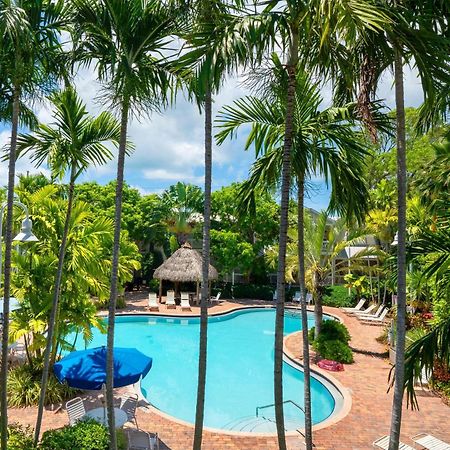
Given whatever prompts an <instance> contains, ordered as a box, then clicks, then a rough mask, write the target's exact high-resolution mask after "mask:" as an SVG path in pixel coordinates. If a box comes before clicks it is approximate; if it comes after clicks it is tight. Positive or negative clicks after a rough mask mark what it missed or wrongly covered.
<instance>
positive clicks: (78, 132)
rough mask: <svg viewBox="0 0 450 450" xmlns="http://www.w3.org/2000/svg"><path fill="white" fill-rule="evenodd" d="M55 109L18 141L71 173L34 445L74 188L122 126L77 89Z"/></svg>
mask: <svg viewBox="0 0 450 450" xmlns="http://www.w3.org/2000/svg"><path fill="white" fill-rule="evenodd" d="M51 103H52V106H53V107H54V117H55V123H54V125H53V126H51V125H45V124H41V125H39V127H38V129H37V130H36V131H35V133H34V134H28V135H21V136H19V139H18V156H22V155H24V154H28V153H31V160H32V162H34V163H35V164H36V166H37V167H39V166H41V165H42V164H43V163H44V162H47V164H48V166H49V167H50V168H51V170H52V172H53V176H55V177H59V178H62V177H63V176H64V175H65V174H66V172H69V173H70V175H69V189H68V197H67V212H66V217H65V221H64V230H63V234H62V237H61V245H60V248H59V257H58V266H57V271H56V276H55V284H54V291H53V303H52V308H51V314H50V321H49V326H48V331H47V345H46V348H45V353H44V367H43V371H42V381H41V386H42V389H41V396H40V399H39V408H38V414H37V419H36V427H35V442H36V443H37V441H38V439H39V434H40V430H41V422H42V415H43V412H44V401H45V391H46V385H47V380H48V374H49V369H50V363H51V358H50V356H51V353H52V347H53V348H55V347H56V337H57V336H56V335H55V333H54V329H55V322H56V318H57V316H58V303H59V297H60V294H61V281H62V274H63V268H64V258H65V254H66V246H67V236H68V232H69V226H70V221H71V215H72V206H73V199H74V188H75V183H76V180H77V179H78V177H79V176H80V175H81V174H82V173H83V172H84V171H85V170H86V169H87V168H88V167H89V166H90V165H92V164H94V165H101V164H104V163H106V162H107V161H108V160H109V159H111V158H112V153H111V151H110V150H109V149H108V148H107V147H106V146H105V145H104V143H108V142H112V143H114V144H116V145H118V143H119V139H120V126H119V124H118V122H117V121H116V120H115V119H114V117H113V116H112V115H111V114H109V113H107V112H103V113H101V114H100V115H99V116H98V117H97V118H93V117H91V116H89V115H88V113H87V111H86V107H85V106H84V105H83V103H82V101H81V100H80V98H79V97H78V96H77V94H76V92H75V90H74V89H73V88H71V87H68V88H66V89H65V90H64V91H62V92H59V93H56V94H54V95H53V96H52V97H51Z"/></svg>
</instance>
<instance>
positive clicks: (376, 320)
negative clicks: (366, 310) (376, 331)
mask: <svg viewBox="0 0 450 450" xmlns="http://www.w3.org/2000/svg"><path fill="white" fill-rule="evenodd" d="M388 312H389V309H387V308H385V309H384V310H383V312H382V313H381V314H380V316H379V317H358V319H359V320H360V321H361V322H362V323H365V324H370V325H384V318H385V317H386V315H387V313H388Z"/></svg>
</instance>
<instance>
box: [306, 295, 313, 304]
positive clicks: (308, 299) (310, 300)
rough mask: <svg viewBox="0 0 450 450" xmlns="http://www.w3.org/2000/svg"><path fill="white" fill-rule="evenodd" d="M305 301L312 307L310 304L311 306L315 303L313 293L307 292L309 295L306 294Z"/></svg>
mask: <svg viewBox="0 0 450 450" xmlns="http://www.w3.org/2000/svg"><path fill="white" fill-rule="evenodd" d="M305 301H306V304H307V305H310V304H311V302H312V301H313V296H312V294H311V292H307V293H306V299H305Z"/></svg>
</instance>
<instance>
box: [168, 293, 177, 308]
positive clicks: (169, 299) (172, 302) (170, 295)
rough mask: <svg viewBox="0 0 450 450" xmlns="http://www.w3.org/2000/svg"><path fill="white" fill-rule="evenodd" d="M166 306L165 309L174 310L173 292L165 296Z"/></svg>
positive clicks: (175, 305)
mask: <svg viewBox="0 0 450 450" xmlns="http://www.w3.org/2000/svg"><path fill="white" fill-rule="evenodd" d="M166 306H167V308H169V307H170V308H176V307H177V304H176V303H175V292H174V291H167V295H166Z"/></svg>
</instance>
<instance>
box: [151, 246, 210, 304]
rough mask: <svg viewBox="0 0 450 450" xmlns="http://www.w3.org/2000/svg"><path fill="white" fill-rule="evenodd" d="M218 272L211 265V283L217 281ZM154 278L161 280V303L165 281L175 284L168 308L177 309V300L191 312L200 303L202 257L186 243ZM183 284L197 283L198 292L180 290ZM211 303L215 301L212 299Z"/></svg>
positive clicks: (168, 259)
mask: <svg viewBox="0 0 450 450" xmlns="http://www.w3.org/2000/svg"><path fill="white" fill-rule="evenodd" d="M217 277H218V273H217V270H216V269H215V268H214V267H213V266H212V265H209V272H208V279H209V282H211V281H212V280H216V279H217ZM153 278H155V279H157V280H159V301H160V302H161V300H162V296H163V295H162V291H163V289H162V288H163V281H170V282H172V283H174V284H175V290H168V291H167V296H166V307H167V308H176V307H177V299H179V303H180V305H181V309H182V310H186V309H187V310H189V309H190V308H191V306H192V305H194V304H198V303H199V298H200V284H201V281H202V256H201V255H200V253H199V252H198V251H197V250H194V249H193V248H192V246H191V245H190V244H189V243H188V242H185V243H184V244H183V245H182V246H181V247H180V248H179V249H178V250H177V251H175V252H174V253H173V254H172V255H171V256H170V257H169V258H167V259H166V261H164V262H163V263H162V264H161V265H160V266H159V267H158V268H157V269H156V270H155V273H154V274H153ZM182 283H195V284H196V291H195V292H187V291H185V290H182V291H181V292H180V291H179V290H178V289H179V286H180V284H182ZM211 301H213V299H212V298H211Z"/></svg>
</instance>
